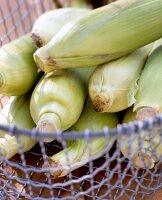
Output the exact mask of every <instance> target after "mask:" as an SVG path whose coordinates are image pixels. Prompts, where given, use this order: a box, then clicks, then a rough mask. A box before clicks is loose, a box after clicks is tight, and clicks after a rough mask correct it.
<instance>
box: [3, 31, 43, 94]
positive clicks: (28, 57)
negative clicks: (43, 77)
mask: <svg viewBox="0 0 162 200" xmlns="http://www.w3.org/2000/svg"><path fill="white" fill-rule="evenodd" d="M35 50H36V48H35V47H34V44H33V42H32V39H31V38H30V36H29V35H25V36H22V37H20V38H18V39H16V40H14V41H12V42H10V43H9V44H6V45H4V46H2V47H1V48H0V93H1V94H3V95H7V96H18V95H22V94H25V93H26V92H28V91H29V90H30V89H31V88H32V87H33V85H34V83H35V82H36V80H37V79H38V77H39V73H38V72H37V69H38V68H37V66H36V64H35V62H34V59H33V53H34V52H35Z"/></svg>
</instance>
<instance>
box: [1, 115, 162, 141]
mask: <svg viewBox="0 0 162 200" xmlns="http://www.w3.org/2000/svg"><path fill="white" fill-rule="evenodd" d="M161 127H162V114H160V115H157V116H156V117H153V118H149V119H147V120H143V121H132V122H129V123H123V124H118V125H117V127H116V128H109V127H107V126H105V127H104V128H103V130H101V131H90V130H89V129H86V130H84V131H68V130H66V131H61V130H57V131H56V132H54V133H49V132H43V131H39V130H37V129H36V128H33V129H23V128H18V127H17V126H16V125H14V124H11V125H8V126H6V125H2V124H0V130H1V131H5V132H6V133H7V134H9V135H11V136H18V135H26V136H30V137H32V138H33V139H36V140H41V139H44V138H47V137H48V138H52V139H57V140H59V139H64V140H68V139H83V138H99V137H109V136H119V135H130V134H131V135H132V134H137V135H138V134H140V132H141V131H148V132H149V131H150V130H152V129H154V128H161Z"/></svg>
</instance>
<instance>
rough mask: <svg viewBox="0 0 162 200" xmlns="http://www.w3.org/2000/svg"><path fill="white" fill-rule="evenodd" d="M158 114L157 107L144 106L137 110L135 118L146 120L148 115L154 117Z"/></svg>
mask: <svg viewBox="0 0 162 200" xmlns="http://www.w3.org/2000/svg"><path fill="white" fill-rule="evenodd" d="M158 114H160V111H159V109H157V108H151V107H145V108H142V109H140V110H138V111H137V114H136V119H137V120H146V119H148V118H150V117H155V116H157V115H158Z"/></svg>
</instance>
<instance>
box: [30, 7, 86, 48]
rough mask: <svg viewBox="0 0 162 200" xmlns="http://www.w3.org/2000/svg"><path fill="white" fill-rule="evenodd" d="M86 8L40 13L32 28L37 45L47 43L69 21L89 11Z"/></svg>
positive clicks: (61, 9) (40, 45)
mask: <svg viewBox="0 0 162 200" xmlns="http://www.w3.org/2000/svg"><path fill="white" fill-rule="evenodd" d="M88 11H89V9H86V8H60V9H55V10H50V11H48V12H45V13H44V14H42V15H40V16H39V17H38V18H37V20H36V21H35V23H34V25H33V28H32V39H33V41H34V43H35V45H36V47H38V48H39V47H42V46H44V45H45V44H47V43H48V42H49V41H50V40H51V39H52V37H53V36H54V35H56V34H57V33H58V31H59V30H60V29H61V28H62V27H63V26H64V25H66V24H67V23H68V22H70V21H72V20H74V19H77V18H80V17H82V16H84V15H85V14H86V13H88Z"/></svg>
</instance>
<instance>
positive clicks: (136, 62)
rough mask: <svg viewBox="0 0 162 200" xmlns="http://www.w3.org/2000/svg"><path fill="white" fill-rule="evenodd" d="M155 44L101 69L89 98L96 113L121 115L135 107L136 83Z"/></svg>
mask: <svg viewBox="0 0 162 200" xmlns="http://www.w3.org/2000/svg"><path fill="white" fill-rule="evenodd" d="M152 46H153V44H149V45H147V46H145V47H142V48H140V49H138V50H136V51H134V52H133V53H131V54H129V55H127V56H123V57H122V58H119V59H117V60H115V61H112V62H109V63H106V64H104V65H101V66H99V67H98V68H97V69H96V70H95V71H94V73H93V74H92V76H91V78H90V81H89V95H90V97H91V100H92V102H93V106H94V109H95V110H96V111H97V112H118V111H121V110H124V109H126V108H128V107H130V106H131V105H133V104H134V103H135V98H134V96H135V94H136V92H137V89H138V85H137V81H138V79H139V77H140V73H141V71H142V69H143V67H144V65H145V62H146V59H147V57H148V54H149V52H150V51H151V48H152Z"/></svg>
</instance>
